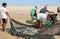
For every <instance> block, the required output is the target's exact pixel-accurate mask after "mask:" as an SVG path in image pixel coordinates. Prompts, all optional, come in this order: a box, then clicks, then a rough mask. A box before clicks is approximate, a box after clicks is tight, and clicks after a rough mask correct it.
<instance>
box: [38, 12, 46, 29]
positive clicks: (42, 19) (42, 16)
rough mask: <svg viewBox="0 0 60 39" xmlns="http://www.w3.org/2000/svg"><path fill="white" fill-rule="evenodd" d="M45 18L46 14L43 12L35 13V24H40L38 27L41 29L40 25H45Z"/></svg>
mask: <svg viewBox="0 0 60 39" xmlns="http://www.w3.org/2000/svg"><path fill="white" fill-rule="evenodd" d="M46 20H47V15H46V14H44V13H38V14H37V24H38V26H40V27H39V28H40V29H42V27H43V26H44V25H45V22H46Z"/></svg>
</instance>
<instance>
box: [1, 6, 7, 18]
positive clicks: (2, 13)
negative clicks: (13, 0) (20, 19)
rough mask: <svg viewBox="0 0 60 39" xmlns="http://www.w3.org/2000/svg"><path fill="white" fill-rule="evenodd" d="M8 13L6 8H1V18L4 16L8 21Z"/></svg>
mask: <svg viewBox="0 0 60 39" xmlns="http://www.w3.org/2000/svg"><path fill="white" fill-rule="evenodd" d="M6 12H7V9H6V8H4V7H1V8H0V13H1V16H2V18H4V19H7V15H6Z"/></svg>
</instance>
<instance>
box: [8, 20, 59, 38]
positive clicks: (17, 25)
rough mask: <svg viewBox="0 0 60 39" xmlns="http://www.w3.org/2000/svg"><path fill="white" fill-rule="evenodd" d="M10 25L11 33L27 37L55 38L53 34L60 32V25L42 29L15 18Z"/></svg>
mask: <svg viewBox="0 0 60 39" xmlns="http://www.w3.org/2000/svg"><path fill="white" fill-rule="evenodd" d="M10 25H11V28H9V29H8V32H9V33H10V34H12V35H14V36H18V37H23V38H25V39H54V38H53V36H54V35H55V34H60V32H59V30H60V25H55V26H53V25H52V26H51V27H46V29H44V30H42V31H41V30H40V31H39V30H38V29H36V28H34V27H32V26H35V25H28V24H24V23H21V22H18V21H16V20H14V19H11V20H10ZM18 39H19V38H18Z"/></svg>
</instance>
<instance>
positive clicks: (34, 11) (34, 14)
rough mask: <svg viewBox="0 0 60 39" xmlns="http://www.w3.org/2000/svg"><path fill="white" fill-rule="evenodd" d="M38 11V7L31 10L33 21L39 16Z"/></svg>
mask: <svg viewBox="0 0 60 39" xmlns="http://www.w3.org/2000/svg"><path fill="white" fill-rule="evenodd" d="M36 9H38V8H37V6H35V7H34V8H32V9H31V13H30V14H31V18H32V21H33V20H34V17H36V16H37V12H36Z"/></svg>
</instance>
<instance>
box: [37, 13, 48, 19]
mask: <svg viewBox="0 0 60 39" xmlns="http://www.w3.org/2000/svg"><path fill="white" fill-rule="evenodd" d="M40 18H47V15H46V14H44V13H39V14H37V19H38V20H39V19H40Z"/></svg>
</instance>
